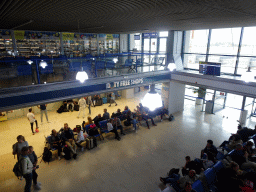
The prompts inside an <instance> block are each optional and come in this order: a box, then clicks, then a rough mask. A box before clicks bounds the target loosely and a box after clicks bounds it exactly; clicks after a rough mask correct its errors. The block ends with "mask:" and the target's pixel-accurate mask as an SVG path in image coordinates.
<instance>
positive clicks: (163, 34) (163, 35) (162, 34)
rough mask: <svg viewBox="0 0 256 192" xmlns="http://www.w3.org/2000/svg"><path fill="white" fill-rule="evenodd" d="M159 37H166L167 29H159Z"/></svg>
mask: <svg viewBox="0 0 256 192" xmlns="http://www.w3.org/2000/svg"><path fill="white" fill-rule="evenodd" d="M159 37H168V31H161V32H160V33H159Z"/></svg>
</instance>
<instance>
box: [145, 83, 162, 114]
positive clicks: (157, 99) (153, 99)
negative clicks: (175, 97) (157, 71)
mask: <svg viewBox="0 0 256 192" xmlns="http://www.w3.org/2000/svg"><path fill="white" fill-rule="evenodd" d="M141 104H142V105H143V106H144V107H147V108H149V110H150V111H154V110H155V109H156V108H159V107H162V106H163V103H162V98H161V95H159V94H158V93H157V92H156V91H155V85H150V91H149V92H148V93H147V94H146V95H145V96H144V98H143V99H142V100H141Z"/></svg>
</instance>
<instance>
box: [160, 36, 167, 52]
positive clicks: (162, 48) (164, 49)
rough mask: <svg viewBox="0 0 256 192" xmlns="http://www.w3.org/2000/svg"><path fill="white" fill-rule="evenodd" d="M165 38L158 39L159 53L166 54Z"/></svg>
mask: <svg viewBox="0 0 256 192" xmlns="http://www.w3.org/2000/svg"><path fill="white" fill-rule="evenodd" d="M166 41H167V39H166V38H160V46H159V52H166Z"/></svg>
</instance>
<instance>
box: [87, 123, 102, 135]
mask: <svg viewBox="0 0 256 192" xmlns="http://www.w3.org/2000/svg"><path fill="white" fill-rule="evenodd" d="M99 134H100V133H99V131H98V128H97V127H96V125H95V124H91V125H90V127H89V129H88V135H89V136H91V137H94V136H95V135H99Z"/></svg>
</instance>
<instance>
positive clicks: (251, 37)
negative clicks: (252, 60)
mask: <svg viewBox="0 0 256 192" xmlns="http://www.w3.org/2000/svg"><path fill="white" fill-rule="evenodd" d="M255 34H256V27H245V28H244V33H243V40H242V46H241V51H240V55H241V56H243V55H250V56H255V55H256V36H255Z"/></svg>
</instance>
